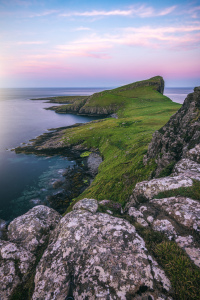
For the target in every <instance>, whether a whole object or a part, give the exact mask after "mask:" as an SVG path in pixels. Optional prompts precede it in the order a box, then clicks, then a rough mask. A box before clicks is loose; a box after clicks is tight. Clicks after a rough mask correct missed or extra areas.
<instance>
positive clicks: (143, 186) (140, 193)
mask: <svg viewBox="0 0 200 300" xmlns="http://www.w3.org/2000/svg"><path fill="white" fill-rule="evenodd" d="M192 185H193V181H192V179H190V178H189V177H186V176H184V175H179V176H173V177H170V176H168V177H163V178H158V179H152V180H150V181H142V182H139V183H137V184H136V186H135V189H134V190H133V201H134V202H135V201H136V202H140V201H144V200H145V199H146V200H150V199H152V198H153V196H155V195H157V194H158V193H160V192H165V191H169V190H173V189H178V188H181V187H189V186H192Z"/></svg>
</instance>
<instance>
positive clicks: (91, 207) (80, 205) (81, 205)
mask: <svg viewBox="0 0 200 300" xmlns="http://www.w3.org/2000/svg"><path fill="white" fill-rule="evenodd" d="M80 209H84V210H88V211H90V212H91V213H95V212H96V211H97V209H98V202H97V200H95V199H88V198H84V199H82V200H80V201H78V202H77V203H76V204H75V205H74V206H73V210H80Z"/></svg>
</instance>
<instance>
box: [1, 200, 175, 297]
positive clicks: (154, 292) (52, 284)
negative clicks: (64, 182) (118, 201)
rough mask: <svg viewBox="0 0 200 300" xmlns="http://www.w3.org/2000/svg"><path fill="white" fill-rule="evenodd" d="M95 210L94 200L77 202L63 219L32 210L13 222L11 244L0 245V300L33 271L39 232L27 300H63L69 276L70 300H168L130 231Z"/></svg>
mask: <svg viewBox="0 0 200 300" xmlns="http://www.w3.org/2000/svg"><path fill="white" fill-rule="evenodd" d="M108 203H109V201H108V200H104V201H103V202H102V204H101V205H106V204H108ZM98 207H99V205H98V202H97V201H96V200H95V199H83V200H81V201H79V202H78V203H76V204H75V205H74V208H73V211H72V212H70V213H68V214H66V215H65V216H64V217H63V218H61V217H60V216H59V215H58V213H57V212H55V211H53V210H52V209H49V208H46V209H45V208H44V207H41V206H38V207H35V208H34V209H32V210H31V211H29V212H28V213H27V214H25V215H23V216H21V217H19V218H17V219H15V220H14V221H13V223H12V224H10V226H9V229H8V238H9V239H12V240H13V241H14V242H11V241H1V242H0V255H1V257H0V280H1V282H2V284H1V286H0V299H4V300H7V299H10V297H11V295H13V294H15V289H16V288H17V287H18V286H19V285H21V284H22V283H23V282H26V278H27V276H29V275H30V272H33V266H34V264H35V260H36V256H37V251H36V250H35V249H36V247H35V246H37V245H38V243H36V244H37V245H35V243H33V240H35V241H36V240H37V241H39V242H41V244H43V240H44V238H43V234H44V231H46V237H47V238H48V237H49V243H48V245H47V246H46V250H45V251H44V254H43V255H42V257H41V259H40V261H39V263H38V265H37V267H36V266H35V267H36V273H35V276H34V282H35V289H34V292H33V295H32V298H31V299H35V300H36V299H37V300H39V299H43V300H44V299H56V300H57V299H58V300H59V299H63V300H64V299H65V298H66V296H67V294H68V291H69V282H70V278H71V275H73V278H74V286H73V295H74V298H75V299H124V300H125V299H130V298H134V299H138V300H139V299H146V298H148V299H157V300H158V299H171V298H170V297H168V296H167V295H169V293H170V292H171V284H170V281H169V279H168V278H167V277H166V275H165V273H164V271H163V270H162V269H161V267H160V266H159V265H158V263H157V262H156V261H155V259H154V258H153V257H152V256H151V255H150V254H149V253H148V251H147V249H146V247H145V242H144V240H143V239H142V238H141V237H140V236H139V235H138V234H137V232H136V229H135V227H134V226H133V225H131V224H130V223H129V222H128V221H126V220H124V219H121V218H117V217H113V216H111V215H109V214H105V213H100V212H98ZM34 213H35V217H36V218H35V219H36V220H35V221H34V220H33V218H32V217H33V215H34ZM50 219H51V221H50ZM45 220H46V222H45ZM59 220H60V221H59ZM44 223H46V224H44ZM39 224H40V225H39ZM17 228H19V232H18V231H17ZM53 228H55V229H54V230H50V229H53ZM42 229H43V230H42ZM29 233H30V234H29ZM29 235H30V236H29ZM34 236H35V238H34ZM22 237H23V238H22Z"/></svg>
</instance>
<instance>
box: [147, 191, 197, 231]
mask: <svg viewBox="0 0 200 300" xmlns="http://www.w3.org/2000/svg"><path fill="white" fill-rule="evenodd" d="M150 202H151V203H154V204H156V205H158V206H159V207H160V208H161V209H162V210H164V211H166V212H167V213H168V214H169V215H170V216H171V217H173V218H174V219H175V220H176V221H177V222H178V223H180V224H182V225H184V226H185V227H188V228H189V229H194V230H196V231H200V203H199V201H196V200H192V199H190V198H185V197H180V196H179V197H170V198H164V199H153V200H151V201H150Z"/></svg>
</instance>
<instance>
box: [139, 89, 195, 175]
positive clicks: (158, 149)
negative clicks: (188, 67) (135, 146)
mask: <svg viewBox="0 0 200 300" xmlns="http://www.w3.org/2000/svg"><path fill="white" fill-rule="evenodd" d="M199 108H200V90H199V89H197V88H195V90H194V92H193V93H191V94H189V95H188V96H187V98H186V99H185V101H184V103H183V105H182V107H181V108H180V109H179V110H178V111H177V113H176V114H174V115H173V116H172V117H171V118H170V120H169V121H168V122H167V123H166V124H165V125H164V126H163V127H162V128H160V129H159V130H158V131H156V132H155V133H154V134H153V138H152V141H151V143H150V144H149V148H148V152H147V154H146V155H145V157H144V163H145V164H146V163H147V162H148V161H149V160H150V159H152V158H154V159H155V161H156V163H157V170H156V176H158V175H159V174H160V172H161V171H162V170H163V169H164V168H165V167H167V166H168V165H169V164H170V163H171V162H174V161H175V162H176V161H178V160H180V159H181V158H182V157H184V156H185V155H186V152H187V151H188V150H190V149H191V148H194V147H195V146H196V145H197V144H199V143H200V111H199ZM198 152H199V149H198ZM194 155H195V154H194ZM196 157H197V159H199V154H198V155H196Z"/></svg>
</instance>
